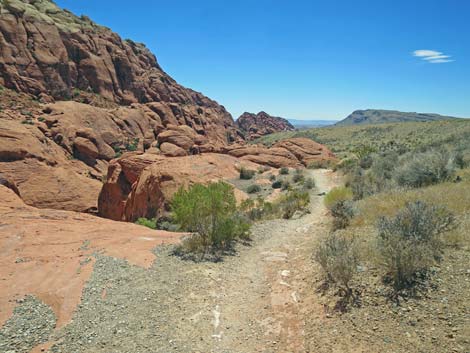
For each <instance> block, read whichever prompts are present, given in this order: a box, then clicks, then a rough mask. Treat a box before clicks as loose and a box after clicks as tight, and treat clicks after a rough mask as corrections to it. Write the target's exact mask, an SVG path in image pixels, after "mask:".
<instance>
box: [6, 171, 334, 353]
mask: <svg viewBox="0 0 470 353" xmlns="http://www.w3.org/2000/svg"><path fill="white" fill-rule="evenodd" d="M307 172H308V173H311V176H313V177H314V179H315V182H316V185H317V188H316V189H315V190H313V191H312V195H311V198H312V202H311V206H310V209H311V213H309V214H307V215H305V216H303V217H301V218H299V219H295V220H272V221H265V222H260V223H257V224H256V225H255V226H254V227H253V242H252V243H251V245H250V246H245V245H240V247H239V249H238V251H237V253H236V254H235V255H233V256H227V257H225V258H224V260H223V261H222V262H219V263H212V262H202V263H194V262H191V261H183V260H181V259H180V258H178V257H176V256H172V255H171V250H172V247H171V246H161V247H158V248H157V249H156V250H155V254H156V258H157V260H156V261H155V263H154V264H153V265H152V266H151V267H150V268H142V267H139V266H136V265H133V264H131V263H129V262H127V261H126V260H123V259H118V258H113V257H110V256H104V255H100V254H96V255H95V258H96V259H95V264H94V269H93V273H92V275H91V277H90V280H89V281H88V283H87V284H86V287H85V288H84V291H83V295H82V300H81V303H80V305H79V306H78V308H77V310H76V312H75V314H74V317H73V320H72V322H71V323H70V324H69V325H67V326H66V327H64V328H62V329H60V330H58V331H56V332H55V333H54V335H53V336H52V337H51V340H50V343H49V344H47V345H46V346H43V347H46V349H47V348H49V346H50V345H52V348H50V350H51V351H52V352H96V353H99V352H102V353H104V352H106V353H108V352H126V353H131V352H132V353H134V352H162V353H163V352H164V353H168V352H188V353H195V352H200V353H209V352H214V353H219V352H220V353H248V352H250V353H252V352H265V353H269V352H289V353H296V352H306V351H307V350H306V349H305V346H306V345H305V344H304V335H303V332H304V321H303V319H304V316H305V315H304V314H305V313H307V312H310V313H311V310H312V306H315V301H314V300H313V296H312V293H311V286H309V284H310V283H311V278H312V276H311V273H312V270H313V269H312V262H311V254H312V249H313V246H314V238H315V237H316V236H318V235H319V234H321V233H322V232H323V231H326V229H327V225H328V224H327V223H328V218H327V216H326V211H325V208H324V206H323V202H322V199H323V197H322V196H318V194H320V193H323V192H326V191H328V190H329V189H330V188H331V187H332V186H334V183H335V182H334V174H332V173H331V172H329V171H326V170H315V171H311V170H308V171H307ZM31 303H32V304H31V305H36V304H34V302H31ZM307 308H308V310H307ZM31 309H34V308H31ZM318 310H321V308H318ZM28 312H30V313H32V314H30V315H33V316H34V313H35V312H36V311H35V310H28ZM38 312H40V311H38ZM18 319H19V318H18ZM35 319H38V320H39V319H40V318H35V317H32V318H28V321H31V322H34V320H35ZM15 320H16V319H15V318H14V319H13V321H12V322H11V325H12V327H14V323H15ZM29 332H31V335H34V328H31V330H30V331H29ZM20 351H21V352H23V351H24V352H27V350H21V349H20V350H18V352H20Z"/></svg>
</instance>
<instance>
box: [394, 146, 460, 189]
mask: <svg viewBox="0 0 470 353" xmlns="http://www.w3.org/2000/svg"><path fill="white" fill-rule="evenodd" d="M453 171H454V170H453V165H452V159H451V158H450V156H449V155H448V154H447V153H445V152H438V151H430V152H424V153H417V154H410V155H406V156H404V157H403V161H401V166H400V167H399V168H397V169H396V170H395V173H394V179H395V180H396V182H397V183H398V185H401V186H408V187H413V188H418V187H423V186H428V185H432V184H437V183H440V182H443V181H446V180H449V179H450V177H451V176H452V175H453Z"/></svg>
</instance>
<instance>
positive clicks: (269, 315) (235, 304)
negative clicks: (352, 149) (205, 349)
mask: <svg viewBox="0 0 470 353" xmlns="http://www.w3.org/2000/svg"><path fill="white" fill-rule="evenodd" d="M309 172H310V173H312V174H313V175H312V176H313V177H314V178H315V182H316V185H317V188H316V190H315V192H314V193H312V202H311V205H310V211H311V213H310V214H307V215H305V216H303V217H301V218H300V219H297V220H288V221H287V220H274V221H269V222H264V223H261V224H258V225H257V226H256V227H255V228H254V229H253V235H254V237H255V238H261V239H262V240H261V241H259V242H258V243H257V244H256V245H255V246H254V247H253V248H251V249H250V250H248V251H245V252H243V253H242V254H241V261H240V263H241V266H240V267H239V268H238V269H236V271H232V272H230V273H229V275H228V276H227V274H223V273H221V274H220V277H219V278H218V279H217V281H218V282H219V283H220V295H219V298H218V299H219V300H218V302H217V305H216V310H217V313H218V314H217V316H218V317H219V315H220V318H219V319H218V320H217V322H220V324H219V325H218V328H217V329H216V330H215V332H214V337H215V338H217V342H216V343H215V349H214V352H226V351H233V352H270V351H275V352H304V351H305V348H304V343H303V320H302V306H303V303H304V294H305V295H306V293H305V291H304V290H305V287H306V282H308V281H309V278H308V273H309V271H310V268H311V265H310V263H311V254H312V245H313V241H312V238H313V237H315V236H316V235H317V234H318V232H321V231H323V226H324V224H325V222H326V218H325V213H326V211H325V208H324V206H323V202H322V200H323V197H321V196H318V195H317V194H321V193H323V192H326V191H328V190H329V189H330V188H331V187H332V186H333V180H332V176H331V173H330V172H327V171H325V170H317V171H309ZM224 323H228V324H229V325H230V326H231V327H230V331H225V332H224V330H223V326H224ZM252 326H258V327H257V328H255V327H254V328H253V329H252V330H251V334H250V327H252ZM257 329H258V330H259V331H257ZM247 331H248V332H247ZM244 342H246V343H244Z"/></svg>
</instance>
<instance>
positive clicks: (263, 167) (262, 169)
mask: <svg viewBox="0 0 470 353" xmlns="http://www.w3.org/2000/svg"><path fill="white" fill-rule="evenodd" d="M269 169H270V168H269V167H267V166H262V167H259V168H258V174H263V173H264V172H267V171H268V170H269Z"/></svg>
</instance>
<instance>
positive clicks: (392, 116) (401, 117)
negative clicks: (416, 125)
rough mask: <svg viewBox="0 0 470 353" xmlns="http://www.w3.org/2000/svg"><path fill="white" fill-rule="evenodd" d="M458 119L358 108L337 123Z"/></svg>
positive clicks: (345, 124)
mask: <svg viewBox="0 0 470 353" xmlns="http://www.w3.org/2000/svg"><path fill="white" fill-rule="evenodd" d="M451 119H458V118H455V117H452V116H444V115H439V114H429V113H414V112H412V113H405V112H399V111H396V110H378V109H367V110H356V111H355V112H353V113H352V114H350V115H349V116H348V117H347V118H345V119H344V120H341V121H340V122H338V123H336V124H335V125H337V126H349V125H369V124H387V123H404V122H426V121H438V120H451Z"/></svg>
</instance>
